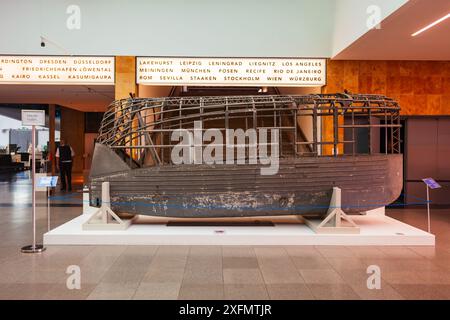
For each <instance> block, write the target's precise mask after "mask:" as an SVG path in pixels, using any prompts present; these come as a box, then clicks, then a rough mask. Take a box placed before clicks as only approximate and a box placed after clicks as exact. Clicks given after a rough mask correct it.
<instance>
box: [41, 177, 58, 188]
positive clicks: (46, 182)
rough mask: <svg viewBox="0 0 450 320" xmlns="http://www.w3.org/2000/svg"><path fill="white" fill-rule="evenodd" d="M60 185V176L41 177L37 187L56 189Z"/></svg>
mask: <svg viewBox="0 0 450 320" xmlns="http://www.w3.org/2000/svg"><path fill="white" fill-rule="evenodd" d="M57 183H58V176H40V177H38V181H37V184H36V186H37V187H39V188H54V187H56V185H57Z"/></svg>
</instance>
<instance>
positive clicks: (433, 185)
mask: <svg viewBox="0 0 450 320" xmlns="http://www.w3.org/2000/svg"><path fill="white" fill-rule="evenodd" d="M422 181H423V182H424V183H425V184H426V185H427V186H428V187H430V189H439V188H441V185H440V184H439V183H437V182H436V180H434V179H433V178H425V179H422Z"/></svg>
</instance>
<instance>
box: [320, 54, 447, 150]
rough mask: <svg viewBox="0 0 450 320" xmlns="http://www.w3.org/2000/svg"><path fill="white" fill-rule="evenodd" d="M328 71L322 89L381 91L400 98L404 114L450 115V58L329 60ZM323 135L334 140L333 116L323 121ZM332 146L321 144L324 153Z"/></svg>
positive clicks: (325, 138)
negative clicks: (439, 59)
mask: <svg viewBox="0 0 450 320" xmlns="http://www.w3.org/2000/svg"><path fill="white" fill-rule="evenodd" d="M327 71H328V73H327V85H326V86H324V87H323V88H322V93H336V92H343V91H344V90H348V91H350V92H352V93H368V94H381V95H386V96H388V97H391V98H393V99H395V100H397V101H398V102H399V103H400V106H401V108H402V110H401V114H402V115H450V61H354V60H351V61H345V60H328V61H327ZM322 137H323V139H324V140H327V141H331V140H332V137H333V131H332V121H331V119H325V120H324V121H323V126H322ZM339 138H340V140H342V139H343V133H342V131H340V132H339ZM331 150H332V147H331V146H324V147H323V148H322V151H323V153H324V154H331ZM341 152H342V148H341V146H339V153H341Z"/></svg>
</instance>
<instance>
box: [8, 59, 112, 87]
mask: <svg viewBox="0 0 450 320" xmlns="http://www.w3.org/2000/svg"><path fill="white" fill-rule="evenodd" d="M114 68H115V62H114V57H97V56H96V57H88V56H82V57H81V56H78V57H75V56H0V84H72V85H83V84H89V85H114V70H115V69H114Z"/></svg>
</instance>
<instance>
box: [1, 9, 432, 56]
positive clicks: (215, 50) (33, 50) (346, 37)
mask: <svg viewBox="0 0 450 320" xmlns="http://www.w3.org/2000/svg"><path fill="white" fill-rule="evenodd" d="M407 1H408V0H278V1H276V0H245V1H242V0H227V1H224V0H189V1H188V0H134V1H133V0H95V1H92V0H77V1H74V0H39V1H37V0H14V1H12V0H0V40H1V41H0V54H44V55H45V54H57V55H64V54H77V55H82V54H86V55H143V56H152V55H157V56H158V55H159V56H230V57H232V56H242V57H251V56H253V57H271V56H273V57H274V56H276V57H295V56H300V57H332V56H335V55H336V54H337V53H339V52H340V51H342V50H343V49H344V48H346V47H347V46H348V45H350V44H351V43H352V42H354V41H355V40H356V39H358V38H359V37H360V36H362V35H363V34H364V33H366V32H367V31H368V30H367V26H366V21H367V18H368V16H369V15H368V14H367V12H366V10H367V7H368V6H370V5H378V6H379V7H380V8H381V17H382V18H385V17H387V16H388V15H390V14H391V13H392V12H394V11H395V10H397V9H398V8H399V7H400V6H402V5H403V4H405V3H406V2H407ZM430 1H431V0H430ZM73 4H75V5H78V6H79V8H80V10H81V11H80V12H81V15H80V17H81V19H80V21H81V25H80V26H81V28H80V29H79V30H69V29H68V28H67V20H68V18H69V16H70V13H69V14H68V13H66V10H67V8H68V7H69V6H70V5H73ZM41 35H43V36H45V37H46V38H48V39H49V40H51V41H52V42H53V43H50V44H47V46H46V47H45V48H41V46H40V42H41V41H40V36H41Z"/></svg>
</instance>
